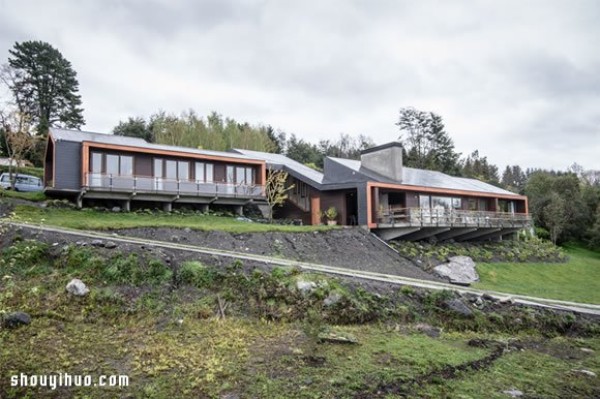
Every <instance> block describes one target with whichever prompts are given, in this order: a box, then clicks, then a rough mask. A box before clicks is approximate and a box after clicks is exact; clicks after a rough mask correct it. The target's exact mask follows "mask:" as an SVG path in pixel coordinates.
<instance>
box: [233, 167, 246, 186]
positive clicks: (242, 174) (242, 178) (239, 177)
mask: <svg viewBox="0 0 600 399" xmlns="http://www.w3.org/2000/svg"><path fill="white" fill-rule="evenodd" d="M235 183H236V184H245V183H246V168H244V167H243V166H238V167H237V168H235Z"/></svg>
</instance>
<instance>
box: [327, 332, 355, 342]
mask: <svg viewBox="0 0 600 399" xmlns="http://www.w3.org/2000/svg"><path fill="white" fill-rule="evenodd" d="M319 341H321V342H331V343H333V344H352V345H358V339H357V338H356V337H355V336H353V335H352V334H340V333H335V332H328V333H321V334H319Z"/></svg>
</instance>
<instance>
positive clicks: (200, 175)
mask: <svg viewBox="0 0 600 399" xmlns="http://www.w3.org/2000/svg"><path fill="white" fill-rule="evenodd" d="M195 176H196V181H197V182H204V181H206V180H205V177H204V162H196V170H195Z"/></svg>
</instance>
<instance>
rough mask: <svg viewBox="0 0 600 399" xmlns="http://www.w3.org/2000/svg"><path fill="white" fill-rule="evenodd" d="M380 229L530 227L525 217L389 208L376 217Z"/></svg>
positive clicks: (477, 212) (528, 219) (521, 215)
mask: <svg viewBox="0 0 600 399" xmlns="http://www.w3.org/2000/svg"><path fill="white" fill-rule="evenodd" d="M376 220H377V224H378V227H379V228H386V227H477V228H525V227H530V226H531V217H530V216H529V215H528V214H523V213H512V212H488V211H465V210H456V209H428V208H389V209H387V210H380V211H379V212H378V213H377V218H376Z"/></svg>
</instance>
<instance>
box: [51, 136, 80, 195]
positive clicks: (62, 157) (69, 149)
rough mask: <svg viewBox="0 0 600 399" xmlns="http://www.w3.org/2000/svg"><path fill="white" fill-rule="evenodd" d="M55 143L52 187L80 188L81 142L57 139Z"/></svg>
mask: <svg viewBox="0 0 600 399" xmlns="http://www.w3.org/2000/svg"><path fill="white" fill-rule="evenodd" d="M55 145H56V148H55V155H56V159H55V160H54V166H55V168H56V170H55V171H54V174H55V181H54V188H56V189H61V190H79V189H81V143H73V142H70V141H57V142H56V143H55Z"/></svg>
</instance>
